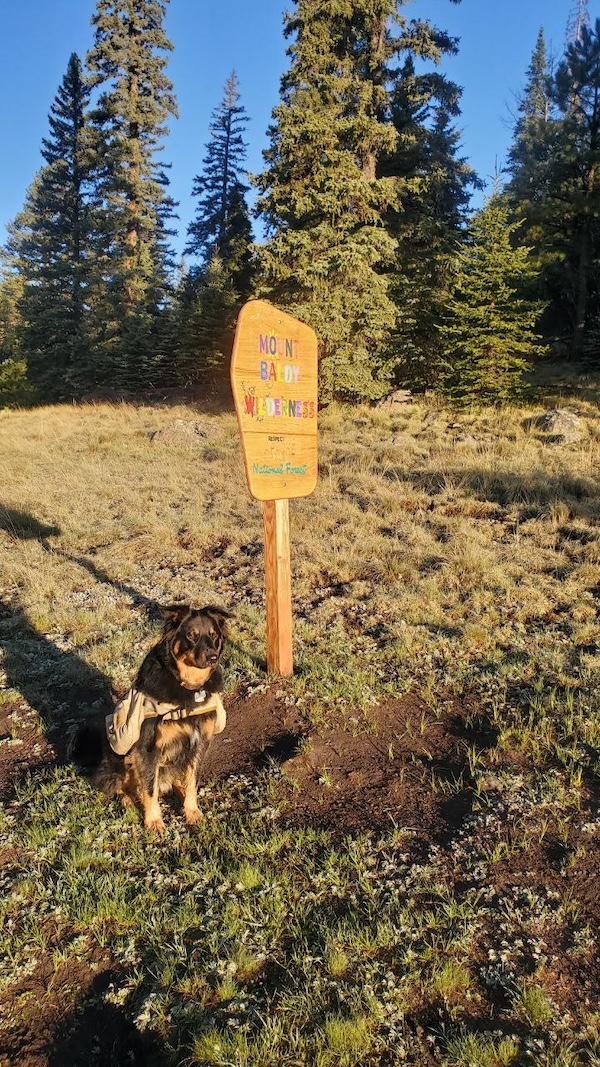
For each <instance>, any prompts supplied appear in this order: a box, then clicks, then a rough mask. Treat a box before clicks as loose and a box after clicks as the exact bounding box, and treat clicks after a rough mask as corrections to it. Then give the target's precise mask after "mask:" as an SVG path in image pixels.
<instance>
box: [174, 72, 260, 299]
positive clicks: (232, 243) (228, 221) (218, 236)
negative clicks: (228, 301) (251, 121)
mask: <svg viewBox="0 0 600 1067" xmlns="http://www.w3.org/2000/svg"><path fill="white" fill-rule="evenodd" d="M239 101H240V93H239V91H238V79H237V75H236V73H235V71H232V73H231V74H230V76H229V78H228V79H227V82H226V85H225V90H224V93H223V98H222V100H221V103H220V104H219V106H218V107H217V108H216V109H215V111H214V112H213V114H212V117H211V121H210V126H209V132H210V140H209V142H208V144H207V146H206V155H205V156H204V159H203V161H202V163H203V166H202V171H201V173H200V174H198V175H197V176H196V178H195V179H194V184H193V188H192V195H193V196H194V197H196V198H197V201H198V203H197V206H196V214H195V218H194V220H193V222H191V223H190V226H189V227H188V242H187V245H186V247H185V249H184V251H185V253H186V254H190V255H192V256H196V257H198V259H199V260H200V263H201V265H202V267H203V268H206V267H207V266H208V264H209V263H210V261H211V259H212V258H213V256H214V255H215V254H216V255H217V256H218V257H219V260H220V262H221V264H222V266H223V268H224V269H225V271H226V272H227V273H228V274H229V276H230V278H231V281H232V283H233V287H234V289H235V290H236V291H237V293H238V294H239V297H240V300H241V301H242V302H243V301H244V300H246V299H247V297H248V296H249V293H250V286H251V275H252V252H251V244H252V227H251V223H250V214H249V211H248V207H247V203H246V195H247V193H248V185H247V184H246V181H245V176H246V153H247V145H246V144H245V142H244V131H245V129H246V127H247V125H248V118H247V116H246V112H245V109H244V107H243V106H242V105H241V104H240V102H239Z"/></svg>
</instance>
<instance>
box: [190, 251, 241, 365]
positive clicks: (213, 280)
mask: <svg viewBox="0 0 600 1067" xmlns="http://www.w3.org/2000/svg"><path fill="white" fill-rule="evenodd" d="M239 309H240V298H239V295H238V293H237V292H236V290H235V289H234V287H233V281H232V278H231V274H230V271H229V268H228V267H227V266H226V265H225V263H224V262H223V260H222V259H221V256H220V255H219V253H218V251H217V250H215V251H213V253H212V256H211V258H210V260H209V262H208V264H207V266H206V267H205V268H204V270H203V271H202V272H201V273H200V274H197V275H192V276H188V277H187V278H186V279H185V282H184V285H183V292H182V297H181V320H180V327H179V332H178V342H177V367H176V369H177V375H178V378H179V380H180V381H182V382H200V381H202V382H204V383H206V381H207V379H208V378H211V377H212V378H214V374H211V372H214V371H215V370H219V371H222V370H223V368H224V365H225V363H226V362H227V361H228V360H229V358H230V356H231V349H232V345H233V335H234V330H235V321H236V318H237V313H238V311H239ZM221 377H224V375H221Z"/></svg>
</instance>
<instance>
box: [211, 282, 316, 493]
mask: <svg viewBox="0 0 600 1067" xmlns="http://www.w3.org/2000/svg"><path fill="white" fill-rule="evenodd" d="M317 381H318V374H317V337H316V334H315V332H314V330H312V329H311V328H310V326H306V325H305V323H303V322H299V320H298V319H294V318H292V316H291V315H287V314H286V313H285V312H284V311H278V309H277V308H275V307H273V305H272V304H269V303H267V302H266V301H265V300H249V301H248V303H247V304H244V306H243V308H242V310H241V311H240V314H239V317H238V321H237V329H236V333H235V340H234V343H233V353H232V357H231V387H232V390H233V399H234V402H235V409H236V412H237V416H238V422H239V426H240V434H241V438H242V448H243V452H244V462H245V465H246V475H247V478H248V487H249V489H250V492H251V493H252V496H254V497H256V499H257V500H287V499H289V498H291V497H299V496H308V495H309V493H312V491H313V489H314V488H315V486H316V484H317Z"/></svg>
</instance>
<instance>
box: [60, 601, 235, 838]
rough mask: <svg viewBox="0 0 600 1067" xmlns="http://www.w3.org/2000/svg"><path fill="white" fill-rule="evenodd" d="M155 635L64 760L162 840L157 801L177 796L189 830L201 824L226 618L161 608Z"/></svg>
mask: <svg viewBox="0 0 600 1067" xmlns="http://www.w3.org/2000/svg"><path fill="white" fill-rule="evenodd" d="M161 611H162V614H163V617H164V620H165V624H164V629H163V633H162V636H161V638H160V640H159V641H158V642H157V644H155V645H154V647H153V648H151V649H150V651H149V652H148V654H147V656H146V658H145V659H144V661H143V663H142V665H141V667H140V669H139V671H138V673H137V676H136V679H135V682H134V684H133V686H132V688H131V689H130V690H129V692H128V693H127V694H126V696H125V697H123V699H122V700H121V701H120V702H119V703H118V704H117V706H116V707H115V709H114V711H113V712H112V713H111V714H110V715H107V716H106V720H105V723H104V726H103V727H98V725H97V724H96V725H92V724H90V725H87V726H83V727H81V728H80V729H79V730H78V731H77V733H76V735H75V738H74V741H73V743H72V745H71V752H70V755H71V759H72V760H73V762H74V763H77V764H79V766H80V767H81V768H82V770H83V771H84V772H85V773H87V775H88V777H89V778H90V780H91V781H92V783H93V784H94V785H96V786H97V787H98V788H100V789H102V790H103V791H104V792H105V793H108V794H110V795H112V794H115V793H116V795H117V796H118V797H119V798H120V800H121V802H122V804H123V805H124V806H127V805H132V804H138V805H140V806H141V808H142V811H143V815H144V826H145V828H146V830H148V831H150V832H153V833H162V832H163V831H164V829H165V824H164V821H163V817H162V812H161V807H160V796H161V794H164V793H167V792H169V791H170V790H174V792H175V793H176V794H177V795H178V796H179V798H180V800H181V802H182V805H183V813H184V816H185V820H186V822H187V824H188V825H189V826H194V825H197V824H198V823H199V822H201V821H202V812H201V811H200V809H199V807H198V795H197V775H198V770H199V768H200V765H201V763H202V760H203V758H204V756H205V754H206V752H207V751H208V748H209V746H210V743H211V741H212V738H213V736H214V734H217V733H221V732H222V731H223V730H224V728H225V722H226V715H225V709H224V707H223V703H222V700H221V696H220V691H221V688H222V675H221V668H220V659H221V654H222V652H223V646H224V643H225V638H226V636H227V620H228V619H230V618H231V615H230V613H229V612H227V611H225V610H224V609H223V608H218V607H214V606H211V605H209V606H207V607H204V608H192V607H190V606H189V605H187V604H174V605H171V606H170V607H166V608H162V609H161Z"/></svg>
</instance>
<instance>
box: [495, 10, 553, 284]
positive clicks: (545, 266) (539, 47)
mask: <svg viewBox="0 0 600 1067" xmlns="http://www.w3.org/2000/svg"><path fill="white" fill-rule="evenodd" d="M559 130H560V121H559V119H558V116H557V115H556V110H555V106H554V103H553V99H552V72H551V69H550V63H549V60H548V56H547V52H546V42H545V36H544V30H543V29H540V31H539V34H538V38H537V42H536V46H535V50H534V52H533V55H532V57H531V63H530V65H529V67H528V70H527V80H526V84H525V90H524V92H523V96H522V98H521V101H520V103H519V107H518V118H517V121H516V123H515V127H514V132H513V141H512V144H511V147H510V149H509V152H508V163H507V167H506V170H507V172H508V174H509V175H510V178H509V181H508V183H507V184H506V187H505V195H506V197H507V200H508V203H509V204H510V206H511V211H512V215H513V217H514V218H515V219H517V220H519V221H520V222H521V223H522V225H521V226H520V227H519V229H518V231H517V235H516V237H517V240H519V241H520V242H521V243H522V244H526V245H530V246H532V248H533V251H534V254H535V256H536V257H537V258H538V260H539V263H540V268H541V271H540V274H539V279H540V283H541V284H542V285H543V286H544V287H545V289H544V292H545V293H548V291H549V290H548V276H549V274H550V272H551V268H550V264H551V261H552V260H553V258H554V257H553V253H552V248H551V241H550V242H549V241H548V236H549V235H548V232H547V226H546V219H547V213H548V203H549V198H550V197H551V196H552V171H553V162H554V159H555V156H556V140H557V137H558V134H559Z"/></svg>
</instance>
